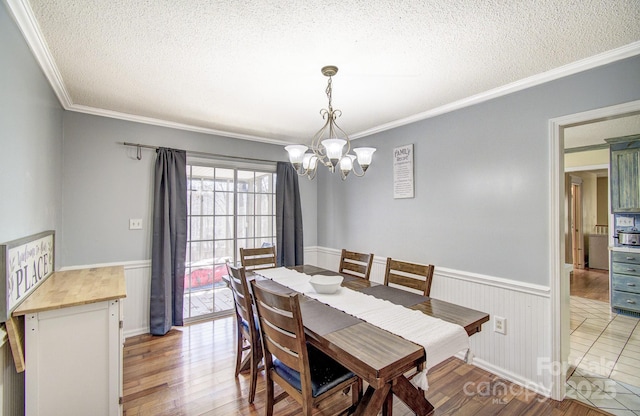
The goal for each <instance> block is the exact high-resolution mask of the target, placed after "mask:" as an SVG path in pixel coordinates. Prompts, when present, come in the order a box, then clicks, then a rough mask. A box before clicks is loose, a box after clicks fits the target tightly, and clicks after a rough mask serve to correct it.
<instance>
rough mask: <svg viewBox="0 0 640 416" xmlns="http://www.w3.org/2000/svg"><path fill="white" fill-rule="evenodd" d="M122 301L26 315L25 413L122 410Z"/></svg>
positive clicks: (110, 413)
mask: <svg viewBox="0 0 640 416" xmlns="http://www.w3.org/2000/svg"><path fill="white" fill-rule="evenodd" d="M121 304H122V302H120V301H119V300H112V301H107V302H99V303H91V304H88V305H81V306H74V307H70V308H62V309H57V310H51V311H45V312H38V313H33V314H29V315H27V316H25V357H26V366H27V371H26V375H25V387H26V403H25V405H26V409H25V410H26V415H27V416H36V415H38V416H45V415H51V416H55V415H68V416H72V415H78V416H84V415H93V416H100V415H104V416H116V415H119V414H121V410H120V408H121V405H120V397H122V347H123V345H122V329H121V328H120V316H121V306H120V305H121Z"/></svg>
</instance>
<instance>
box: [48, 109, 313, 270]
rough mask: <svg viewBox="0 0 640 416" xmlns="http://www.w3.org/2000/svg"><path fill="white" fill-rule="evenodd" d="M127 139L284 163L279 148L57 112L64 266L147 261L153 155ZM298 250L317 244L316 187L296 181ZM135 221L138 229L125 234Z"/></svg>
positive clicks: (280, 148)
mask: <svg viewBox="0 0 640 416" xmlns="http://www.w3.org/2000/svg"><path fill="white" fill-rule="evenodd" d="M122 142H133V143H141V144H148V145H153V146H166V147H173V148H178V149H185V150H189V151H192V152H207V153H217V154H224V155H231V156H244V157H249V158H257V159H266V160H274V161H275V160H285V159H286V152H285V151H284V149H283V147H282V146H276V145H270V144H264V143H255V142H249V141H240V140H235V139H229V138H224V137H218V136H212V135H207V134H201V133H194V132H189V131H183V130H175V129H170V128H165V127H157V126H151V125H147V124H140V123H134V122H129V121H122V120H116V119H111V118H105V117H98V116H92V115H87V114H81V113H74V112H65V114H64V168H63V183H64V190H63V201H64V209H63V220H64V222H63V224H64V225H63V228H64V239H63V240H62V244H61V246H60V249H61V256H62V259H61V262H62V265H64V266H72V265H88V264H96V263H110V262H121V261H136V260H145V259H149V258H150V256H151V229H150V227H149V221H150V219H151V215H152V209H153V206H152V185H153V165H154V162H155V152H154V151H153V150H150V149H143V151H142V160H141V161H138V160H137V159H136V149H135V148H132V147H126V146H122V145H121V144H120V143H122ZM300 184H301V194H302V198H303V201H304V202H303V216H304V219H303V221H304V227H305V233H304V241H305V246H312V245H315V244H316V232H315V224H316V196H315V194H316V185H315V182H309V181H306V180H304V181H303V180H301V181H300ZM129 218H142V223H143V230H141V231H138V230H135V231H133V230H129Z"/></svg>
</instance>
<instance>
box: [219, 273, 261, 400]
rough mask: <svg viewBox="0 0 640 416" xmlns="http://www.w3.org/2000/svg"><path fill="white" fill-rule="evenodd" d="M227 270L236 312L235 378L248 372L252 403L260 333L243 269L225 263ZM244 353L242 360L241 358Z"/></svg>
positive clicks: (259, 354) (256, 375) (259, 352)
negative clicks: (243, 372)
mask: <svg viewBox="0 0 640 416" xmlns="http://www.w3.org/2000/svg"><path fill="white" fill-rule="evenodd" d="M227 269H228V270H229V286H231V292H232V293H233V302H234V305H235V310H236V326H237V328H236V329H237V331H236V332H237V348H236V377H238V374H240V373H241V372H242V371H246V370H247V369H249V370H250V380H249V403H253V399H254V398H255V396H256V384H257V380H258V371H259V368H258V366H259V364H260V361H261V359H262V343H261V342H260V331H259V330H258V321H257V317H256V316H255V315H254V310H253V302H252V300H251V292H249V285H248V283H247V277H246V275H245V271H244V268H243V267H240V268H237V267H233V266H231V265H230V264H229V263H227ZM245 352H246V354H244V355H245V357H244V359H243V358H242V356H243V353H245Z"/></svg>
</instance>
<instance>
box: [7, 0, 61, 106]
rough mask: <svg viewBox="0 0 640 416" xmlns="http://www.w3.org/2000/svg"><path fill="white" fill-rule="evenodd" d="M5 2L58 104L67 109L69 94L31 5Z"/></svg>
mask: <svg viewBox="0 0 640 416" xmlns="http://www.w3.org/2000/svg"><path fill="white" fill-rule="evenodd" d="M5 2H6V4H7V6H8V7H9V10H10V11H11V14H12V15H13V20H15V22H16V23H17V25H18V28H20V31H21V32H22V36H24V38H25V40H26V41H27V45H29V48H30V49H31V52H32V53H33V55H34V56H35V58H36V60H37V61H38V63H39V64H40V67H41V68H42V71H43V72H44V75H45V76H46V77H47V79H48V80H49V84H51V87H52V88H53V91H54V92H55V94H56V95H57V96H58V100H60V104H61V105H62V107H63V108H64V109H65V110H68V109H69V108H70V107H71V105H72V101H71V96H70V95H69V93H68V91H67V89H66V88H65V86H64V82H63V80H62V75H61V74H60V71H58V67H57V66H56V64H55V62H54V60H53V56H51V52H49V48H47V46H46V44H47V43H46V42H45V40H44V36H43V35H42V32H41V31H40V26H38V22H37V20H36V17H35V15H34V14H33V10H32V9H31V6H29V4H28V3H27V1H26V0H5Z"/></svg>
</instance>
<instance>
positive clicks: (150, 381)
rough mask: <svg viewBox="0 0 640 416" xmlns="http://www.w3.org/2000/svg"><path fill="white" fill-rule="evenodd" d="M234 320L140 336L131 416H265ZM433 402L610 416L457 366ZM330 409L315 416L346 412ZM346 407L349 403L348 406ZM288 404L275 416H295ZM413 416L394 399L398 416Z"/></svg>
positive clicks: (131, 355) (483, 410)
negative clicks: (239, 365)
mask: <svg viewBox="0 0 640 416" xmlns="http://www.w3.org/2000/svg"><path fill="white" fill-rule="evenodd" d="M233 319H234V318H232V317H228V318H222V319H218V320H215V321H212V322H204V323H198V324H194V325H191V326H187V327H182V328H175V329H172V330H171V331H169V333H168V334H167V335H165V336H163V337H157V336H152V335H140V336H136V337H131V338H128V339H127V340H126V343H125V347H124V397H123V407H124V415H125V416H134V415H153V416H159V415H172V416H175V415H186V416H190V415H216V416H226V415H263V414H264V404H265V400H264V388H265V385H264V376H263V375H262V374H260V375H259V377H258V387H257V393H256V399H255V402H254V404H253V405H249V404H248V402H247V400H246V394H247V389H248V387H249V376H248V374H241V375H240V376H239V377H238V378H235V377H234V366H235V356H234V350H235V348H234V343H235V338H234V336H235V335H234V330H235V325H234V321H233ZM429 374H430V376H429V383H430V385H431V388H430V389H429V391H428V392H427V398H428V399H429V401H430V402H431V403H432V404H433V405H434V406H435V408H436V409H435V413H434V414H435V415H454V414H455V415H498V414H499V415H522V414H528V415H529V414H531V415H566V416H572V415H590V416H595V415H605V414H606V413H602V412H600V411H598V410H597V409H594V408H591V407H588V406H586V405H584V404H582V403H580V402H578V401H575V400H571V399H568V400H564V401H563V402H557V401H553V400H550V399H545V398H544V397H542V396H540V395H537V394H534V393H533V392H531V391H529V390H526V389H524V388H522V387H520V386H518V385H515V384H512V383H509V382H507V381H504V380H502V379H500V378H499V377H497V376H495V375H493V374H491V373H488V372H486V371H483V370H481V369H479V368H477V367H474V366H473V365H468V364H465V363H463V362H462V361H460V360H458V359H455V358H452V359H449V360H447V361H445V362H444V363H442V364H440V365H438V366H437V367H435V368H433V369H432V370H431V371H430V373H429ZM339 400H341V402H339V403H337V402H335V401H334V402H327V403H325V404H324V405H323V406H322V408H321V409H318V411H317V412H316V414H318V415H321V414H328V413H329V411H333V410H335V409H336V407H338V406H341V405H342V404H346V403H348V401H349V396H348V395H345V396H343V397H342V398H340V399H339ZM342 402H344V403H342ZM299 413H300V407H299V406H298V404H297V403H295V402H294V401H293V400H291V399H287V400H285V401H283V402H281V403H279V404H277V405H276V407H275V414H276V415H295V414H299ZM405 414H412V413H410V412H408V409H407V408H406V407H405V406H404V404H402V403H401V402H400V401H399V400H398V399H394V415H397V416H400V415H405Z"/></svg>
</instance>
